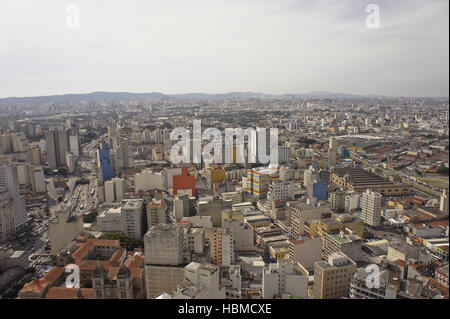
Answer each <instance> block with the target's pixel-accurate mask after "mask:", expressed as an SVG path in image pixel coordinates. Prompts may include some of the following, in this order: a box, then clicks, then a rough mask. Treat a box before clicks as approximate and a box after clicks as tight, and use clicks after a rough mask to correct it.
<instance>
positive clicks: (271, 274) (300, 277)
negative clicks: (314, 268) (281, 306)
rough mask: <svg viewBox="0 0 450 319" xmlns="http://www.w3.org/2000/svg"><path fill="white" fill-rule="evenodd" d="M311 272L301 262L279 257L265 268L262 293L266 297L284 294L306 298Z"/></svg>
mask: <svg viewBox="0 0 450 319" xmlns="http://www.w3.org/2000/svg"><path fill="white" fill-rule="evenodd" d="M308 276H309V272H308V271H307V270H306V269H305V268H304V267H303V266H302V265H300V264H299V263H293V262H292V261H291V260H289V259H279V260H278V261H277V263H276V264H269V267H268V268H266V269H264V270H263V278H262V294H263V298H264V299H273V298H277V297H281V296H282V295H290V296H291V297H297V298H303V299H306V298H307V296H308Z"/></svg>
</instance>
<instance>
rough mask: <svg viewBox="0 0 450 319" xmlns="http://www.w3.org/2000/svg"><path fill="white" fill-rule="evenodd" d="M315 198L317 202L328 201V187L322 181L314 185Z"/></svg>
mask: <svg viewBox="0 0 450 319" xmlns="http://www.w3.org/2000/svg"><path fill="white" fill-rule="evenodd" d="M312 189H313V197H314V198H316V199H317V200H327V199H328V185H327V184H325V183H324V182H323V181H322V180H318V181H317V182H315V183H314V184H313V185H312Z"/></svg>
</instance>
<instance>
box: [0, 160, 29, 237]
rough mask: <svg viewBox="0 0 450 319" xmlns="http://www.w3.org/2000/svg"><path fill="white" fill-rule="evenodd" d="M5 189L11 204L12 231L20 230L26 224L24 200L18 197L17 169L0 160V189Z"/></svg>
mask: <svg viewBox="0 0 450 319" xmlns="http://www.w3.org/2000/svg"><path fill="white" fill-rule="evenodd" d="M2 186H3V187H5V188H6V189H7V191H8V193H9V196H10V198H11V200H12V202H13V211H14V231H15V232H18V231H20V230H22V229H23V228H24V227H25V225H26V222H27V212H26V208H25V199H24V198H23V197H22V196H21V195H20V190H19V180H18V176H17V167H16V166H15V165H13V164H10V163H8V161H7V159H6V158H1V159H0V187H2Z"/></svg>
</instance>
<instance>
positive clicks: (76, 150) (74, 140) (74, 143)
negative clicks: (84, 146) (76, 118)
mask: <svg viewBox="0 0 450 319" xmlns="http://www.w3.org/2000/svg"><path fill="white" fill-rule="evenodd" d="M72 134H73V132H72ZM69 143H70V153H72V154H73V155H74V156H76V157H79V156H80V136H79V135H78V134H76V135H70V136H69Z"/></svg>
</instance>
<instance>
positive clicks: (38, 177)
mask: <svg viewBox="0 0 450 319" xmlns="http://www.w3.org/2000/svg"><path fill="white" fill-rule="evenodd" d="M29 172H30V173H29V174H30V184H31V190H32V191H33V192H35V193H44V192H45V191H46V187H45V178H44V170H43V169H42V167H34V166H30V168H29Z"/></svg>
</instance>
